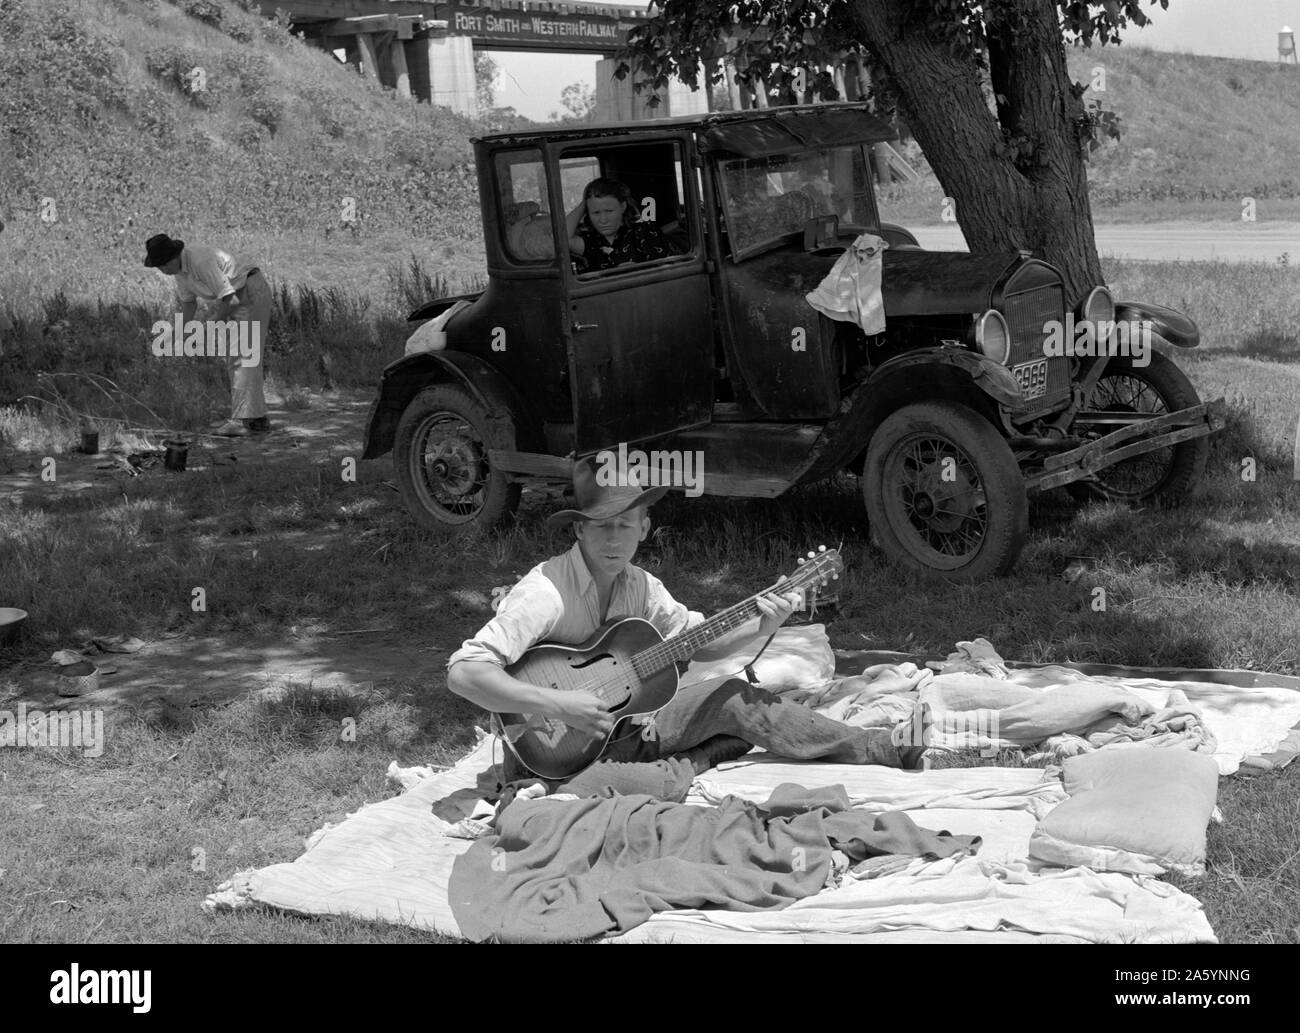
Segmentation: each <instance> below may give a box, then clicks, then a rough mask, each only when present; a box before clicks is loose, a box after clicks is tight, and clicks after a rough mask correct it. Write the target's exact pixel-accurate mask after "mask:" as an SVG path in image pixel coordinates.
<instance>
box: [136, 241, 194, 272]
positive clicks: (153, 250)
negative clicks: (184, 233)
mask: <svg viewBox="0 0 1300 1033" xmlns="http://www.w3.org/2000/svg"><path fill="white" fill-rule="evenodd" d="M184 248H185V241H183V240H173V239H172V238H171V237H169V236H167V234H166V233H155V234H154V235H153V236H152V237H150V238H149V239H148V240H146V241H145V242H144V249H145V252H146V254H145V258H144V264H145V265H146V266H148V267H149V268H150V269H155V268H157V267H158V266H160V265H166V264H167V263H168V262H170V261H171V260H172V259H173V258H175V257H176V256H177V255H179V254H180V253H181V251H183V250H184Z"/></svg>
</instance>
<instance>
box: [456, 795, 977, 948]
mask: <svg viewBox="0 0 1300 1033" xmlns="http://www.w3.org/2000/svg"><path fill="white" fill-rule="evenodd" d="M979 843H980V839H979V837H978V836H952V835H949V834H948V833H946V832H940V833H935V832H930V831H928V830H926V829H923V828H920V827H918V826H917V825H915V824H914V823H913V822H912V820H911V818H909V817H908V816H907V815H906V814H903V813H902V812H900V811H891V812H886V813H881V814H874V813H870V812H867V811H855V810H853V809H852V808H851V807H850V805H849V799H848V794H847V793H846V792H845V791H844V787H843V786H838V785H837V786H832V787H829V788H827V789H818V790H807V789H804V788H803V787H802V786H797V785H792V784H786V785H782V786H779V787H778V788H777V789H776V790H775V791H774V792H773V793H772V796H771V797H770V798H769V799H768V800H767V802H766V803H764V804H760V805H755V804H753V803H749V802H747V801H744V800H739V799H737V798H735V797H727V798H726V799H725V800H723V801H722V803H721V804H720V805H719V806H717V807H692V806H688V805H687V804H679V803H664V802H662V801H660V800H656V799H654V798H653V797H650V796H604V797H599V796H598V797H591V798H589V799H584V800H570V801H548V800H534V801H515V802H514V803H512V804H511V805H510V806H509V807H508V808H506V809H505V810H504V811H503V812H502V813H501V816H500V819H499V821H498V828H497V835H495V836H488V837H486V838H484V839H480V840H477V841H476V842H475V843H474V845H473V846H472V847H470V848H469V850H468V851H466V853H464V854H463V855H461V857H459V858H458V859H457V861H456V863H455V865H454V866H453V867H452V872H451V879H450V882H449V884H448V897H449V898H450V902H451V906H452V911H453V912H454V914H455V916H456V921H457V923H458V924H459V926H460V929H461V932H462V934H463V935H465V936H466V937H468V938H469V939H471V940H487V939H493V938H496V939H500V940H504V941H534V942H541V941H557V940H581V939H587V938H589V937H593V936H600V935H602V934H605V933H617V932H625V931H626V930H628V929H632V928H634V927H636V926H638V925H640V924H641V923H642V922H644V921H646V919H648V918H649V917H650V916H651V915H652V914H654V913H655V912H658V911H668V910H672V909H674V908H705V907H716V908H723V909H729V910H733V911H756V910H768V909H779V908H783V907H786V906H788V905H790V904H792V903H794V901H796V900H800V899H802V898H803V897H807V896H811V895H812V894H814V893H817V892H818V891H819V890H820V889H821V888H822V887H823V886H824V885H825V884H826V878H827V875H828V873H829V870H830V862H831V850H832V849H839V850H841V851H843V852H844V853H846V854H848V855H849V857H851V858H852V859H854V860H861V859H863V858H866V857H871V856H875V855H879V854H908V855H912V856H916V857H926V856H931V857H949V856H952V855H954V854H966V853H973V852H974V851H975V850H976V849H978V847H979Z"/></svg>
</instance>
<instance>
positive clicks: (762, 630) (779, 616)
mask: <svg viewBox="0 0 1300 1033" xmlns="http://www.w3.org/2000/svg"><path fill="white" fill-rule="evenodd" d="M789 580H790V579H789V578H788V577H786V576H785V575H784V574H782V575H781V577H780V579H779V580H778V581H777V583H776V587H777V588H778V589H779V588H780V587H781V585H783V584H784V583H785V582H786V581H789ZM754 605H755V606H757V607H758V612H759V613H760V614H761V615H762V617H761V619H760V620H759V622H758V634H759V635H761V636H762V637H763V638H771V637H772V636H773V635H775V634H776V633H777V631H778V630H779V629H780V627H781V625H782V624H784V623H785V622H786V621H788V620H789V619H790V615H791V614H792V613H794V608H795V607H796V606H798V605H799V596H798V595H797V594H795V593H794V592H787V593H786V594H785V595H777V594H776V592H771V593H769V594H767V595H760V596H757V597H755V599H754Z"/></svg>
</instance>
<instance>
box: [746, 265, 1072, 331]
mask: <svg viewBox="0 0 1300 1033" xmlns="http://www.w3.org/2000/svg"><path fill="white" fill-rule="evenodd" d="M836 260H837V257H833V256H819V255H814V254H807V253H805V252H804V251H802V250H801V249H795V248H782V249H780V250H778V251H769V252H767V253H766V254H763V255H758V256H756V257H754V258H751V259H749V260H747V261H745V262H742V263H740V265H739V266H737V267H734V268H735V269H736V271H737V273H740V274H741V276H742V278H744V279H750V280H752V282H754V284H755V286H758V287H760V288H763V289H766V290H770V291H790V292H797V293H799V294H807V293H808V292H809V291H811V290H813V289H814V288H815V287H816V286H817V285H818V284H819V283H821V282H822V280H823V279H824V278H825V277H826V274H827V273H829V272H830V270H831V267H832V266H833V265H834V264H835V262H836ZM1022 263H1024V264H1026V265H1027V266H1028V268H1025V269H1024V270H1022V272H1021V275H1020V276H1018V277H1017V283H1018V286H1023V287H1029V286H1033V285H1034V283H1033V282H1027V281H1029V280H1032V281H1038V280H1044V281H1047V280H1050V281H1051V282H1053V283H1059V282H1060V280H1059V277H1058V276H1057V274H1056V273H1055V271H1054V270H1052V268H1051V267H1050V266H1048V265H1046V264H1045V263H1041V262H1036V261H1033V260H1027V259H1026V258H1025V256H1024V255H1023V254H1022V253H1020V252H1017V251H1006V252H995V253H987V252H986V253H983V254H978V255H972V254H968V253H967V252H964V251H921V250H911V249H896V248H891V249H889V250H886V251H885V253H884V256H883V259H882V267H881V273H880V287H881V292H882V293H883V295H884V301H885V317H886V318H891V317H892V318H898V317H902V316H926V315H953V314H954V313H959V312H971V313H975V312H983V311H985V310H986V309H988V308H989V307H990V304H991V303H992V300H993V296H994V294H995V292H996V291H997V290H998V288H1000V287H1004V286H1005V285H1006V283H1007V280H1008V278H1009V277H1010V275H1011V273H1012V272H1013V271H1014V270H1015V269H1016V267H1017V266H1018V265H1021V264H1022ZM733 275H735V274H733ZM1022 281H1026V282H1022Z"/></svg>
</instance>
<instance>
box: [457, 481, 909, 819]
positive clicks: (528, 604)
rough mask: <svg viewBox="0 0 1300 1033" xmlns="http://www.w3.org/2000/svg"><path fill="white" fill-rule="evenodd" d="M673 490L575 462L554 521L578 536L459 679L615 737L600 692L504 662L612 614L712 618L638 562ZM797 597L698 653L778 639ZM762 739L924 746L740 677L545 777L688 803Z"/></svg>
mask: <svg viewBox="0 0 1300 1033" xmlns="http://www.w3.org/2000/svg"><path fill="white" fill-rule="evenodd" d="M629 480H635V478H629ZM667 491H668V489H667V488H665V487H659V488H650V489H643V488H642V487H641V486H639V485H637V484H629V485H622V486H615V485H601V484H599V483H597V477H596V474H595V470H594V468H593V466H592V465H591V464H590V463H589V462H580V463H578V464H576V465H575V468H574V496H575V499H576V501H577V507H578V508H576V509H566V510H563V511H561V512H559V513H556V514H555V515H554V516H552V517H551V518H550V519H549V520H548V523H549V524H550V525H551V526H560V525H563V524H566V523H572V524H573V527H574V534H575V537H576V539H577V541H576V542H575V543H574V545H573V547H572V548H571V549H570V550H569V551H568V552H566V553H564V554H562V555H560V556H555V557H553V558H551V559H549V560H547V561H546V562H544V563H541V564H539V565H538V566H536V567H534V568H533V569H532V570H531V571H529V572H528V574H527V575H525V577H524V578H523V579H522V580H521V581H520V582H519V583H518V584H517V585H515V587H514V588H513V589H512V590H511V591H510V593H509V594H508V595H507V596H506V597H505V598H504V599H503V600H502V602H501V605H500V607H499V608H498V610H497V613H496V616H495V617H494V618H493V619H492V620H490V621H488V623H487V624H485V625H484V626H483V627H482V628H481V629H480V630H479V632H478V633H477V634H476V635H475V636H474V637H473V638H471V639H468V640H466V641H465V643H464V644H463V645H462V646H461V648H460V649H458V650H457V651H456V652H455V653H453V654H452V655H451V657H450V658H449V659H448V661H447V667H448V674H447V685H448V688H450V689H451V691H453V692H455V693H456V694H458V695H460V696H463V697H464V698H465V699H467V700H469V701H470V702H472V703H475V704H477V705H478V706H481V707H483V708H484V709H485V710H488V711H491V712H493V713H494V714H497V715H501V714H525V715H538V716H539V717H541V718H550V719H553V720H554V721H558V722H562V724H563V725H565V726H568V727H569V728H570V729H573V730H574V731H576V732H581V733H584V734H585V735H586V736H590V737H592V738H593V739H603V738H605V737H606V736H608V735H609V734H610V732H611V730H612V729H613V728H614V726H615V724H616V722H617V718H616V717H615V716H614V715H611V714H610V712H609V710H608V708H607V707H606V705H605V704H604V703H603V702H602V701H601V700H600V699H599V698H597V696H596V695H594V694H593V693H591V692H587V691H583V690H581V689H569V690H557V689H554V688H547V687H544V686H540V685H533V684H530V683H528V682H525V681H522V680H520V679H518V678H515V677H513V676H512V675H511V674H509V673H508V672H507V671H506V668H507V667H509V666H511V665H513V664H515V662H516V661H518V660H519V659H520V658H521V657H522V656H523V655H524V653H525V652H527V651H528V650H529V649H530V648H532V647H533V646H535V645H537V644H538V643H541V642H558V643H564V644H566V645H577V644H579V643H582V642H584V640H587V639H589V638H590V637H591V636H592V634H593V633H594V632H596V630H597V629H598V628H600V627H601V625H603V624H605V623H606V622H607V621H609V620H612V619H615V618H624V617H639V618H642V619H644V620H646V621H648V622H650V623H651V624H653V625H654V627H655V628H656V629H657V630H658V632H659V633H660V634H661V635H662V636H664V638H666V639H667V638H670V637H672V636H676V635H679V634H680V633H682V632H684V631H687V630H689V629H691V628H693V627H696V626H697V625H700V624H702V623H704V620H705V618H704V616H703V615H702V614H700V613H697V612H694V611H689V610H687V608H686V607H685V606H683V605H682V604H681V603H679V602H677V601H676V600H675V599H674V598H673V597H672V596H671V595H670V594H669V592H668V590H667V589H666V588H665V587H664V585H663V583H662V582H661V581H659V579H658V578H656V577H654V576H653V575H652V574H650V573H649V572H647V571H645V570H642V569H641V568H640V567H637V566H635V565H633V563H632V559H633V557H634V556H635V555H636V550H637V546H638V545H639V544H640V543H641V542H643V541H645V539H646V536H647V535H648V534H649V532H650V518H649V516H648V515H647V511H648V509H649V507H650V506H651V505H653V504H654V503H655V502H657V501H658V500H659V499H660V498H662V497H663V496H664V495H665V494H666V493H667ZM784 580H785V579H784V578H782V581H784ZM777 584H778V585H780V584H781V582H778V583H777ZM797 602H798V600H797V598H796V597H795V596H794V595H793V594H777V593H776V592H772V593H769V594H767V595H760V596H757V597H756V598H755V600H754V603H755V606H756V608H757V610H758V613H759V614H760V617H759V619H758V620H757V621H755V620H753V619H751V620H749V621H748V622H747V623H746V624H742V625H741V626H739V627H738V628H736V630H735V631H734V632H732V633H730V634H728V635H726V636H725V637H724V638H721V639H719V640H717V641H715V642H714V643H713V644H712V645H708V646H705V647H704V648H701V649H699V650H698V651H697V652H695V654H694V655H693V657H692V658H691V659H693V660H701V661H709V660H717V659H722V658H724V657H727V656H730V655H732V654H734V653H738V652H739V651H740V650H741V649H743V648H744V647H746V646H748V645H749V644H750V643H752V642H758V641H761V640H763V639H766V638H768V637H770V636H771V635H772V634H774V633H775V632H776V630H777V629H778V628H779V627H780V626H781V625H782V624H783V623H784V622H785V621H786V620H787V619H788V618H789V616H790V614H791V613H792V612H793V609H794V606H795V605H796V604H797ZM752 746H760V747H762V748H764V749H766V750H768V751H769V752H771V753H773V754H776V755H778V756H782V757H789V758H792V759H797V760H813V759H824V760H828V761H832V762H836V763H844V764H883V765H886V766H889V767H915V766H917V764H918V762H919V757H920V753H921V750H920V749H919V748H916V747H912V748H910V749H907V748H900V747H897V746H895V745H893V744H892V742H891V738H890V731H889V730H888V729H881V728H853V727H851V726H849V725H845V724H842V723H841V722H838V721H833V720H831V719H829V718H826V717H823V716H822V715H820V714H817V713H815V712H814V711H812V710H810V709H808V708H807V707H804V706H801V705H799V704H796V703H788V702H785V701H784V700H782V699H781V697H780V696H778V695H777V694H776V693H773V692H769V691H767V690H766V689H762V688H759V687H758V686H755V685H751V684H749V683H748V682H747V681H745V680H744V679H742V678H732V679H729V680H728V681H726V682H723V683H722V684H721V685H719V684H717V683H716V682H708V683H704V684H701V685H698V686H690V687H688V688H685V689H682V690H681V691H679V692H677V694H676V696H675V697H674V698H673V699H672V700H671V701H670V702H668V703H667V705H665V706H663V708H662V709H660V710H659V711H658V713H657V714H655V715H654V718H653V721H652V722H651V723H649V724H640V725H638V724H635V723H632V722H624V723H623V724H622V725H621V726H620V728H619V733H618V735H616V736H615V738H614V739H613V740H612V741H611V742H610V743H609V745H608V747H607V748H606V749H605V750H604V751H603V756H602V759H601V760H600V762H599V763H595V764H592V765H591V766H590V767H588V768H587V769H586V770H584V771H582V772H581V773H579V774H576V775H575V776H573V777H570V778H568V779H567V780H565V781H563V782H562V783H561V784H559V785H557V784H556V783H557V782H560V780H556V779H551V780H548V781H550V783H551V788H552V789H555V790H557V791H560V792H570V793H576V794H577V795H580V796H590V795H595V794H598V793H600V792H601V791H602V790H605V789H607V788H608V789H612V790H613V791H614V792H617V793H621V794H625V795H627V794H634V793H644V794H647V795H650V796H654V797H656V798H658V799H661V800H666V801H670V802H680V801H682V800H684V799H685V797H686V794H687V792H688V791H689V789H690V785H691V782H692V780H693V779H694V778H695V776H696V775H697V774H702V773H703V772H704V771H707V770H708V769H709V768H711V767H713V766H715V765H716V764H718V763H721V762H723V761H725V760H731V759H734V758H736V757H739V756H743V755H744V754H745V753H747V752H749V750H750V749H751V747H752ZM528 777H530V774H529V771H528V770H527V768H526V767H525V766H524V765H523V763H521V761H520V760H519V758H517V757H516V756H515V755H514V753H513V752H512V751H510V750H507V751H506V757H505V772H504V778H503V781H505V782H507V783H509V782H513V781H516V780H519V779H524V778H528Z"/></svg>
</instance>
